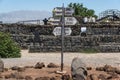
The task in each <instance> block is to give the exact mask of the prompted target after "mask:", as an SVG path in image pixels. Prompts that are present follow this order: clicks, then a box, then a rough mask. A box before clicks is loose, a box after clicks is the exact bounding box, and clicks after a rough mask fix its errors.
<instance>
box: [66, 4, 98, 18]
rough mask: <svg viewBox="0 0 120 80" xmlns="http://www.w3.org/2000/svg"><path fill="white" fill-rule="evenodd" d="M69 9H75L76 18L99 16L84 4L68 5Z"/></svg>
mask: <svg viewBox="0 0 120 80" xmlns="http://www.w3.org/2000/svg"><path fill="white" fill-rule="evenodd" d="M68 7H70V8H73V9H74V11H75V12H74V16H81V17H91V16H92V17H96V18H97V15H95V11H94V10H92V9H88V8H86V7H84V6H83V4H80V3H70V4H69V5H68Z"/></svg>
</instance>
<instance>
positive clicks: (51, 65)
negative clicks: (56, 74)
mask: <svg viewBox="0 0 120 80" xmlns="http://www.w3.org/2000/svg"><path fill="white" fill-rule="evenodd" d="M47 67H48V68H58V67H59V66H58V65H56V64H54V63H49V64H48V65H47Z"/></svg>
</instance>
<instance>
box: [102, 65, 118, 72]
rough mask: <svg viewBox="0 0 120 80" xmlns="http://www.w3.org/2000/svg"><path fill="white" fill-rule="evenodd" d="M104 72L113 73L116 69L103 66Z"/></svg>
mask: <svg viewBox="0 0 120 80" xmlns="http://www.w3.org/2000/svg"><path fill="white" fill-rule="evenodd" d="M104 71H106V72H115V71H116V68H114V67H112V66H111V65H105V66H104Z"/></svg>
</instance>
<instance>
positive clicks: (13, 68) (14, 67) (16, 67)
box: [11, 66, 19, 70]
mask: <svg viewBox="0 0 120 80" xmlns="http://www.w3.org/2000/svg"><path fill="white" fill-rule="evenodd" d="M18 68H19V67H18V66H13V67H11V69H12V70H18Z"/></svg>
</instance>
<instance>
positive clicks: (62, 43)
mask: <svg viewBox="0 0 120 80" xmlns="http://www.w3.org/2000/svg"><path fill="white" fill-rule="evenodd" d="M64 26H65V8H64V4H63V7H62V29H61V38H62V42H61V72H63V67H64V63H63V57H64V55H63V53H64V32H65V30H64Z"/></svg>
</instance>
